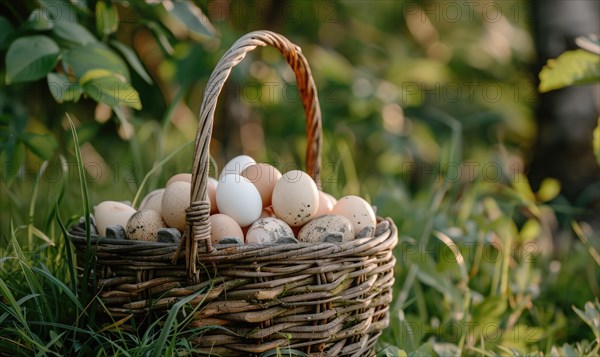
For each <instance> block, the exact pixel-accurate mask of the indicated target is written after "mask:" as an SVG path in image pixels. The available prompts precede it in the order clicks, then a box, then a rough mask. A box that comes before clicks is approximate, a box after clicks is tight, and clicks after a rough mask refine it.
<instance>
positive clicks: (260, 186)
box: [241, 163, 282, 207]
mask: <svg viewBox="0 0 600 357" xmlns="http://www.w3.org/2000/svg"><path fill="white" fill-rule="evenodd" d="M241 175H242V176H244V177H245V178H247V179H248V180H250V182H252V183H253V184H254V186H256V189H257V190H258V193H260V198H261V199H262V204H263V207H269V206H270V205H271V197H272V195H273V188H275V184H276V183H277V181H279V179H280V178H281V176H282V175H281V172H279V170H277V169H276V168H275V167H274V166H271V165H269V164H264V163H258V164H254V165H251V166H248V167H246V168H245V169H244V171H242V173H241Z"/></svg>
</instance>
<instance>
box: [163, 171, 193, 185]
mask: <svg viewBox="0 0 600 357" xmlns="http://www.w3.org/2000/svg"><path fill="white" fill-rule="evenodd" d="M179 181H182V182H187V183H190V184H191V183H192V174H188V173H181V174H177V175H173V176H171V178H170V179H169V180H168V181H167V184H166V185H165V187H167V186H169V185H170V184H172V183H173V182H179Z"/></svg>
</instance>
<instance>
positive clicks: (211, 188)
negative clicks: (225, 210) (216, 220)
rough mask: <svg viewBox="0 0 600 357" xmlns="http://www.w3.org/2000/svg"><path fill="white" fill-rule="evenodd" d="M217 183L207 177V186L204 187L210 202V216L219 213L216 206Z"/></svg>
mask: <svg viewBox="0 0 600 357" xmlns="http://www.w3.org/2000/svg"><path fill="white" fill-rule="evenodd" d="M218 183H219V181H217V180H216V179H214V178H212V177H209V178H208V184H207V187H206V190H207V193H208V199H209V201H210V214H215V213H219V207H218V206H217V184H218Z"/></svg>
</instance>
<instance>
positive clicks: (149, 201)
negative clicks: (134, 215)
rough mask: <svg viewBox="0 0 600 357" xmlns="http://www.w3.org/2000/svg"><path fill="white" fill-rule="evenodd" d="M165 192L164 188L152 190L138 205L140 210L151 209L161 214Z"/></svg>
mask: <svg viewBox="0 0 600 357" xmlns="http://www.w3.org/2000/svg"><path fill="white" fill-rule="evenodd" d="M164 192H165V189H164V188H160V189H158V190H154V191H152V192H150V193H149V194H147V195H146V197H144V199H143V200H142V203H140V207H139V208H140V209H141V210H142V209H151V210H153V211H156V212H158V213H161V214H162V197H163V194H164Z"/></svg>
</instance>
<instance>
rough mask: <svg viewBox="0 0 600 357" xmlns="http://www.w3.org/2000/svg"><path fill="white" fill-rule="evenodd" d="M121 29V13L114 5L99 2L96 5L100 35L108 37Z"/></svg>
mask: <svg viewBox="0 0 600 357" xmlns="http://www.w3.org/2000/svg"><path fill="white" fill-rule="evenodd" d="M118 27H119V13H118V12H117V9H116V8H115V7H114V6H113V4H112V3H110V2H109V3H106V2H104V1H98V2H97V3H96V30H97V31H98V34H100V35H103V36H108V35H110V34H112V33H115V32H116V31H117V28H118Z"/></svg>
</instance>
